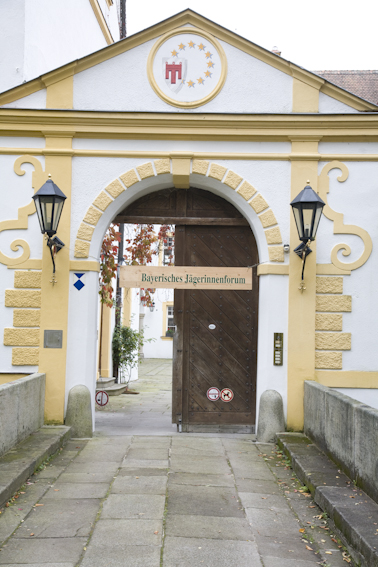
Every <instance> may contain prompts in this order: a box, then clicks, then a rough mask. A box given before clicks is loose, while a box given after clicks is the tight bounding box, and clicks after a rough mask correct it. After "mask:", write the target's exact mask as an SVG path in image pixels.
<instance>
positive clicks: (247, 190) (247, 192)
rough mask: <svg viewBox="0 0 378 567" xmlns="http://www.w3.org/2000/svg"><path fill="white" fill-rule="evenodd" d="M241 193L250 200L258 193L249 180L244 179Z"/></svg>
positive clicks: (240, 188)
mask: <svg viewBox="0 0 378 567" xmlns="http://www.w3.org/2000/svg"><path fill="white" fill-rule="evenodd" d="M238 193H239V195H241V196H242V197H243V199H245V200H246V201H249V199H251V197H253V195H254V194H255V193H256V189H255V188H254V187H253V186H252V185H251V184H250V183H248V181H244V183H243V184H242V186H241V187H239V189H238Z"/></svg>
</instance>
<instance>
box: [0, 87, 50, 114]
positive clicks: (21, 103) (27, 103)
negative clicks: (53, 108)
mask: <svg viewBox="0 0 378 567" xmlns="http://www.w3.org/2000/svg"><path fill="white" fill-rule="evenodd" d="M46 92H47V91H46V89H41V90H40V91H37V92H35V93H33V94H31V95H28V96H24V97H22V98H19V99H18V100H15V101H13V102H9V103H8V104H3V106H0V108H27V109H40V108H46Z"/></svg>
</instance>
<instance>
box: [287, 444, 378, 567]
mask: <svg viewBox="0 0 378 567" xmlns="http://www.w3.org/2000/svg"><path fill="white" fill-rule="evenodd" d="M277 442H278V446H279V447H281V448H282V449H283V451H284V452H285V453H286V455H288V456H289V457H290V459H291V462H292V467H293V469H294V471H295V472H296V474H297V476H298V478H299V479H300V480H301V482H302V483H303V484H305V485H306V486H307V487H308V488H309V489H310V492H311V495H312V497H313V499H314V501H315V502H316V504H317V505H318V506H319V507H320V508H321V509H322V510H323V511H324V512H326V513H327V515H328V521H329V522H330V523H331V525H332V526H333V530H334V532H335V533H336V534H337V535H338V536H339V538H340V539H341V541H342V542H343V543H344V545H346V547H347V548H348V551H349V553H350V555H351V556H352V558H353V559H354V561H355V562H356V563H357V564H358V565H361V567H378V549H377V547H378V545H377V539H378V536H377V533H378V532H377V523H376V520H377V518H378V504H377V502H375V501H374V500H372V499H371V498H370V497H369V496H368V495H367V494H366V493H365V492H364V491H363V490H361V489H360V488H358V487H357V486H355V485H354V483H353V482H352V480H351V479H350V478H348V477H347V476H346V475H345V474H344V473H343V472H341V470H340V469H339V467H338V466H337V465H336V464H335V463H333V462H332V461H330V460H329V459H328V457H327V456H326V455H325V454H324V453H323V452H322V451H321V450H320V449H319V448H318V447H317V446H316V445H315V444H314V443H313V442H312V441H311V440H310V439H309V438H308V437H306V436H305V435H303V434H301V433H278V434H277Z"/></svg>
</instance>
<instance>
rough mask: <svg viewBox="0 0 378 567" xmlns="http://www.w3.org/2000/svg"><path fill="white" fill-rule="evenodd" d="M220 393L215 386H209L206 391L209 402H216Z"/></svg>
mask: <svg viewBox="0 0 378 567" xmlns="http://www.w3.org/2000/svg"><path fill="white" fill-rule="evenodd" d="M220 395H221V393H220V391H219V390H218V388H215V387H212V388H209V389H208V390H207V392H206V396H207V397H208V399H209V400H210V401H211V402H216V401H217V400H219V398H220Z"/></svg>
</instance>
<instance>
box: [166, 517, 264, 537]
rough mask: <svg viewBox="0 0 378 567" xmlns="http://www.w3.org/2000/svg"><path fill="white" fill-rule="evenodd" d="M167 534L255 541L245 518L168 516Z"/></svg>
mask: <svg viewBox="0 0 378 567" xmlns="http://www.w3.org/2000/svg"><path fill="white" fill-rule="evenodd" d="M165 533H166V535H168V536H176V537H179V536H182V535H185V537H186V538H189V537H194V538H204V539H219V540H224V539H226V540H235V539H236V540H242V541H253V540H254V537H253V533H252V531H251V528H250V526H249V524H248V522H247V520H246V519H245V518H228V517H226V518H222V517H220V516H198V515H196V516H179V515H174V516H173V515H172V516H171V515H169V514H168V516H167V519H166V523H165Z"/></svg>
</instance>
